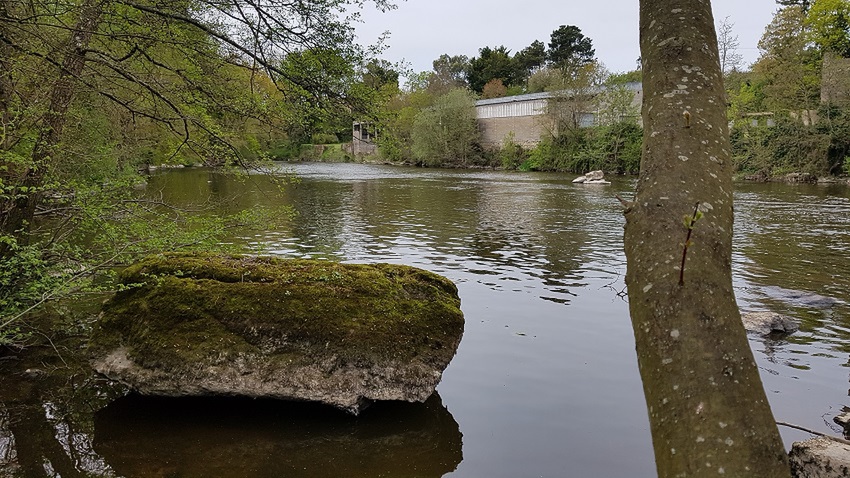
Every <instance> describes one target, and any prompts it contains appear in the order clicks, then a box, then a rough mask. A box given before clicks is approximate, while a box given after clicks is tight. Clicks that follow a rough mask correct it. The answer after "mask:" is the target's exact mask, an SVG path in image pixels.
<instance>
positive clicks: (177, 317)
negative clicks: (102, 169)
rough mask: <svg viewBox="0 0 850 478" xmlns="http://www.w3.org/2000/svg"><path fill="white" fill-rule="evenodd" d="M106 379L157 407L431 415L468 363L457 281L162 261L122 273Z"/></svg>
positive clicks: (276, 265)
mask: <svg viewBox="0 0 850 478" xmlns="http://www.w3.org/2000/svg"><path fill="white" fill-rule="evenodd" d="M121 282H122V283H123V284H124V285H125V286H127V288H126V290H123V291H121V292H118V293H116V294H115V296H114V297H113V298H112V299H110V300H109V301H108V302H107V303H106V304H105V305H104V308H103V313H102V316H101V318H100V320H99V321H98V323H97V324H96V327H95V331H94V333H93V337H92V341H91V352H92V356H93V365H94V368H95V369H96V370H97V371H98V372H100V373H102V374H104V375H106V376H107V377H109V378H112V379H114V380H118V381H120V382H123V383H125V384H127V385H128V386H130V387H131V388H133V389H135V390H137V391H138V392H140V393H142V394H145V395H160V396H216V395H227V396H231V395H232V396H249V397H272V398H280V399H291V400H305V401H316V402H322V403H326V404H330V405H333V406H336V407H339V408H341V409H344V410H347V411H349V412H352V413H354V414H357V413H359V412H360V411H361V410H362V409H363V408H364V407H365V406H366V405H368V404H369V403H371V402H372V401H374V400H403V401H410V402H423V401H425V399H427V398H428V397H429V396H430V395H431V394H432V393H433V392H434V389H435V387H436V386H437V384H438V383H439V381H440V378H441V377H442V372H443V370H445V368H446V366H448V364H449V362H450V361H451V359H452V357H454V354H455V352H456V351H457V347H458V344H459V343H460V340H461V337H462V335H463V325H464V324H463V314H462V313H461V311H460V299H459V298H458V295H457V288H456V287H455V285H454V284H453V283H452V282H451V281H449V280H448V279H446V278H444V277H441V276H439V275H436V274H433V273H431V272H427V271H424V270H421V269H416V268H413V267H408V266H401V265H392V264H372V265H364V264H340V263H335V262H328V261H313V260H286V259H277V258H268V257H248V256H219V255H210V254H191V255H190V254H175V255H159V256H153V257H150V258H147V259H145V260H143V261H141V262H139V263H137V264H135V265H133V266H131V267H129V268H127V269H126V270H124V271H123V272H122V273H121Z"/></svg>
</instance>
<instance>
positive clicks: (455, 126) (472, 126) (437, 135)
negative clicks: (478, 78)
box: [412, 88, 479, 166]
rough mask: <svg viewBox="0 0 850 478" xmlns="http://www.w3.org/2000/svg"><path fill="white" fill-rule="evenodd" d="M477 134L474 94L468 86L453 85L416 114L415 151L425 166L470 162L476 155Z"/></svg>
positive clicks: (414, 125) (417, 158)
mask: <svg viewBox="0 0 850 478" xmlns="http://www.w3.org/2000/svg"><path fill="white" fill-rule="evenodd" d="M478 137H479V133H478V125H477V123H476V120H475V98H474V97H473V96H472V94H471V93H470V92H469V91H467V90H465V89H461V88H458V89H454V90H452V91H450V92H449V93H448V94H446V95H444V96H441V97H440V98H437V100H436V101H435V102H434V106H431V107H429V108H427V109H425V110H423V111H422V112H421V113H419V115H418V116H416V120H415V122H414V124H413V131H412V143H413V154H414V157H415V158H416V160H417V161H418V162H419V163H420V164H423V165H426V166H441V165H450V164H453V165H463V166H467V165H469V164H470V163H471V161H472V159H473V156H474V151H475V148H476V145H477V144H478Z"/></svg>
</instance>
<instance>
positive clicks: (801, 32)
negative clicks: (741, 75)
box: [752, 6, 821, 111]
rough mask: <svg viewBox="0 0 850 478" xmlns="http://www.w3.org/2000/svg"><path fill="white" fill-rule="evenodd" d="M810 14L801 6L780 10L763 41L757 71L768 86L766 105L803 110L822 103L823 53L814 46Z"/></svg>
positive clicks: (754, 68) (762, 82)
mask: <svg viewBox="0 0 850 478" xmlns="http://www.w3.org/2000/svg"><path fill="white" fill-rule="evenodd" d="M805 20H806V17H805V15H804V14H803V12H802V10H801V9H800V8H799V7H796V6H792V7H786V8H782V9H780V10H779V11H777V12H776V14H775V15H774V16H773V19H772V20H771V22H770V24H769V25H768V26H767V27H766V28H765V31H764V34H763V35H762V37H761V40H759V44H758V47H759V50H761V56H760V57H759V59H758V61H756V63H755V64H754V65H753V68H752V70H753V73H754V74H755V75H756V77H757V78H758V80H759V83H760V88H763V89H764V95H765V98H764V106H765V107H767V108H769V109H771V110H773V111H800V110H808V109H813V108H815V107H816V106H817V105H818V104H819V103H820V60H821V58H820V54H819V52H818V51H816V50H815V49H813V48H810V46H809V41H808V39H807V38H808V30H807V28H806V21H805Z"/></svg>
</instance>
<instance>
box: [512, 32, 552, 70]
mask: <svg viewBox="0 0 850 478" xmlns="http://www.w3.org/2000/svg"><path fill="white" fill-rule="evenodd" d="M514 61H516V62H517V66H518V67H519V68H521V69H522V70H523V72H524V75H523V76H524V77H525V78H528V76H529V75H531V74H532V73H534V72H535V71H537V70H539V69H540V68H542V67H543V65H545V64H546V45H545V44H544V43H543V42H542V41H540V40H534V41H533V42H531V45H529V46H527V47H525V48H523V49H522V50H520V51H519V52H517V54H516V55H514Z"/></svg>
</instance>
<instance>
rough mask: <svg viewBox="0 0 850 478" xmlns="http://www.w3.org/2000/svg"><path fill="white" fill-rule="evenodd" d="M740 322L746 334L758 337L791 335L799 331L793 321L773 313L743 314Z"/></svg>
mask: <svg viewBox="0 0 850 478" xmlns="http://www.w3.org/2000/svg"><path fill="white" fill-rule="evenodd" d="M741 320H743V321H744V328H745V329H747V332H752V333H755V334H758V335H771V334H793V333H794V332H796V331H797V329H799V326H798V325H797V322H795V321H794V320H793V319H790V318H788V317H785V316H783V315H780V314H776V313H773V312H743V313H741Z"/></svg>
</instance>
